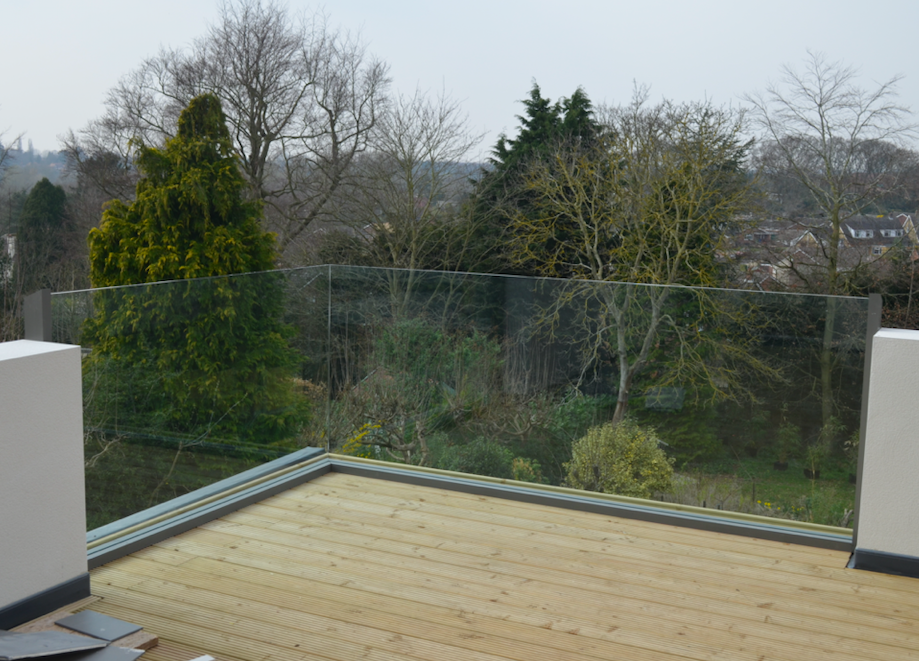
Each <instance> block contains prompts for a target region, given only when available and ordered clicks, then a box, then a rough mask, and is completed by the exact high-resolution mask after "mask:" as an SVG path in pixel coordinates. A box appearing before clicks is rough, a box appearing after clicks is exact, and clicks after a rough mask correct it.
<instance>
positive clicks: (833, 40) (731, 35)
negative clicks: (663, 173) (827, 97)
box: [0, 0, 919, 154]
mask: <svg viewBox="0 0 919 661" xmlns="http://www.w3.org/2000/svg"><path fill="white" fill-rule="evenodd" d="M286 5H287V6H288V8H289V9H290V10H291V11H292V12H295V13H296V12H301V11H302V12H307V13H310V14H312V13H314V12H316V11H323V12H324V13H325V14H326V15H327V16H328V19H329V23H330V24H331V25H332V26H334V27H338V28H340V29H342V30H346V31H350V32H352V33H359V34H360V35H361V37H362V39H363V41H364V42H365V43H366V44H367V47H368V50H369V52H370V53H372V54H373V55H375V56H377V57H379V58H380V59H382V60H384V61H386V62H388V63H389V65H390V73H391V76H392V79H393V86H394V89H395V90H396V91H399V92H402V93H405V94H411V93H413V92H414V91H415V90H416V89H420V90H422V91H428V92H431V93H433V94H437V93H439V92H441V91H443V92H445V93H446V94H447V95H448V96H450V97H452V98H453V99H455V100H457V101H459V102H460V104H461V106H462V108H463V110H464V112H465V113H466V115H467V119H468V123H469V126H470V128H471V129H472V130H473V131H475V132H479V133H482V134H483V140H482V143H481V145H480V147H479V153H480V154H484V153H485V152H487V151H488V150H489V149H490V148H491V147H493V146H494V143H495V141H496V140H497V137H498V135H499V134H500V133H502V132H505V133H507V134H508V135H509V136H511V137H513V135H514V134H515V132H516V129H517V120H516V118H515V116H516V115H518V114H520V113H521V112H522V106H521V104H520V100H521V99H523V98H525V97H526V96H527V94H528V92H529V90H530V88H531V86H532V83H533V82H534V81H535V82H537V83H538V84H539V85H540V87H541V89H542V92H543V96H547V97H550V98H552V99H558V98H560V97H562V96H570V95H571V93H572V92H574V90H575V89H577V87H578V86H581V87H583V88H584V90H585V91H586V92H587V94H588V96H589V97H590V98H591V99H592V100H593V101H594V102H595V103H604V102H605V103H609V104H619V103H626V102H628V100H629V99H630V98H631V95H632V90H633V89H634V86H635V85H636V84H639V85H648V86H650V89H651V100H660V99H661V98H668V99H672V100H675V101H701V100H709V101H710V102H712V103H714V104H716V105H725V106H727V105H731V106H739V105H743V103H742V101H741V96H742V95H743V94H744V93H746V92H755V91H757V90H761V89H763V88H764V87H765V86H766V85H767V84H769V82H770V81H778V80H779V78H780V75H781V67H782V65H784V64H789V65H792V66H800V64H801V63H802V62H803V60H804V58H805V57H806V56H807V51H808V49H809V50H811V51H817V52H822V53H824V54H825V55H826V57H827V58H828V59H830V60H833V61H837V60H838V61H842V62H843V63H845V64H847V65H852V66H855V67H856V68H858V69H859V74H860V82H861V84H862V85H863V86H865V87H871V86H873V85H875V84H876V83H878V82H881V81H886V80H888V79H890V78H891V77H893V76H897V75H902V76H904V78H903V80H901V81H900V83H899V84H898V90H899V93H900V100H901V102H902V103H904V104H905V105H907V106H910V107H911V108H912V109H913V110H914V111H917V112H919V71H917V70H916V69H917V58H916V57H915V55H914V54H913V53H912V52H911V51H912V43H911V41H912V40H911V38H910V36H909V35H910V34H912V29H913V26H915V25H917V24H919V2H916V1H915V0H876V1H875V2H873V3H870V5H869V4H867V3H865V2H864V0H861V1H858V2H856V1H855V0H793V1H790V0H771V1H770V2H768V3H747V2H737V1H736V0H733V1H729V0H642V1H641V2H636V1H634V0H629V1H628V2H622V1H619V0H606V1H593V0H567V1H565V2H561V1H559V0H554V1H553V2H547V1H545V0H528V1H526V2H519V1H517V0H490V1H483V0H466V1H465V2H462V3H444V4H442V5H441V4H440V3H434V2H431V1H430V0H425V1H424V2H422V1H416V0H390V2H380V0H373V1H370V0H336V2H334V3H328V4H325V5H322V4H315V3H308V2H305V1H302V0H288V1H287V2H286ZM0 7H2V14H0V15H2V17H3V23H4V35H3V38H2V40H0V62H3V67H2V70H0V71H2V73H0V133H2V134H3V138H4V139H5V140H6V141H9V139H10V138H12V137H14V136H16V135H19V134H23V146H25V145H26V144H27V141H28V140H29V139H31V140H32V141H33V145H34V148H35V149H36V150H42V151H43V150H56V149H58V148H59V147H60V141H59V137H60V136H62V135H64V134H65V133H66V132H67V131H69V130H75V131H76V130H79V129H80V128H82V127H83V126H85V125H86V124H87V122H89V121H90V120H91V119H92V118H94V117H98V116H99V115H101V114H102V113H103V110H104V102H105V97H106V93H107V91H108V90H109V89H110V88H111V87H112V86H114V85H115V84H116V83H117V82H118V80H119V78H121V77H122V76H124V75H125V74H127V73H128V72H130V71H131V70H132V69H134V68H136V67H137V66H138V65H139V64H140V63H141V62H142V61H143V59H144V58H146V57H149V56H152V55H155V54H156V53H157V51H158V50H159V49H160V48H161V47H162V48H180V47H183V46H186V45H188V44H190V43H191V42H192V40H194V39H195V38H196V37H199V36H201V35H203V34H205V32H206V30H207V26H208V24H210V23H212V22H213V21H214V20H215V19H216V17H217V15H218V13H219V0H158V2H156V3H151V2H149V0H147V1H145V2H138V1H136V0H80V2H74V0H33V1H32V2H21V1H18V0H0Z"/></svg>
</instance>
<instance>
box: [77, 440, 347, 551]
mask: <svg viewBox="0 0 919 661" xmlns="http://www.w3.org/2000/svg"><path fill="white" fill-rule="evenodd" d="M279 470H280V469H279ZM330 470H331V464H330V462H329V460H328V459H327V458H319V459H318V461H312V462H311V463H309V464H308V465H306V466H303V467H301V468H299V469H296V470H292V471H284V472H282V473H281V474H280V475H278V476H277V477H275V478H273V479H262V480H259V481H258V482H256V483H255V484H253V485H251V486H249V487H247V488H243V489H238V490H236V491H232V492H230V493H227V494H226V495H225V496H223V497H221V496H220V494H216V497H214V499H213V500H211V501H208V502H203V503H202V504H201V506H200V507H192V508H190V509H189V510H187V511H184V512H181V513H177V514H176V515H175V516H163V517H162V519H161V520H159V521H151V522H150V524H149V525H142V524H143V523H144V522H143V521H141V522H140V525H138V526H137V529H135V530H130V531H128V532H126V533H125V534H123V535H116V536H115V537H114V538H112V539H111V540H104V539H103V541H102V542H101V543H100V544H98V545H97V546H94V547H92V548H90V549H89V551H88V552H87V563H88V566H89V568H90V569H95V568H96V567H99V566H100V565H104V564H105V563H107V562H111V561H112V560H117V559H118V558H121V557H124V556H126V555H129V554H131V553H133V552H134V551H139V550H140V549H142V548H146V547H148V546H150V545H152V544H156V543H157V542H160V541H163V540H164V539H169V538H170V537H173V536H174V535H178V534H180V533H183V532H185V531H187V530H191V529H192V528H197V527H198V526H200V525H202V524H204V523H207V522H208V521H213V520H214V519H219V518H220V517H221V516H224V515H225V514H229V513H230V512H235V511H236V510H239V509H242V508H243V507H246V506H247V505H251V504H253V503H257V502H259V501H262V500H264V499H265V498H269V497H271V496H274V495H277V494H279V493H283V492H284V491H287V490H288V489H292V488H293V487H295V486H298V485H300V484H303V483H304V482H309V481H310V480H312V479H313V478H314V477H318V476H320V475H323V474H325V473H328V472H329V471H330ZM240 475H242V474H240ZM237 477H239V476H237ZM189 495H190V494H189ZM200 500H202V499H200V498H199V499H197V501H200ZM197 501H196V502H197ZM172 502H173V501H170V503H172ZM164 504H167V503H164ZM192 504H193V503H192ZM171 509H172V511H176V510H178V509H179V508H177V507H173V508H171ZM167 514H168V513H167ZM129 518H130V517H129ZM128 528H129V526H123V527H121V530H128ZM100 539H102V538H100Z"/></svg>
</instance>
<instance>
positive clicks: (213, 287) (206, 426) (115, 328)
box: [84, 94, 306, 444]
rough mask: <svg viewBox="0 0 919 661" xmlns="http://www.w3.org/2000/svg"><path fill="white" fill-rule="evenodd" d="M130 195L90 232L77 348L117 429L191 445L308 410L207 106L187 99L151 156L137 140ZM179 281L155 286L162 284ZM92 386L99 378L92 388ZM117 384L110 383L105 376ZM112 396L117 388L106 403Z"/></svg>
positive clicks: (253, 222)
mask: <svg viewBox="0 0 919 661" xmlns="http://www.w3.org/2000/svg"><path fill="white" fill-rule="evenodd" d="M137 165H138V168H139V170H140V171H141V173H142V174H143V178H142V179H141V180H140V181H139V182H138V184H137V195H136V199H135V201H134V202H133V203H132V204H130V205H126V204H124V203H123V202H121V201H118V200H116V201H113V202H112V203H111V204H110V205H109V207H108V209H107V210H106V211H105V213H104V214H103V217H102V224H101V226H100V227H99V228H98V229H94V230H92V231H91V232H90V236H89V246H90V270H91V279H92V284H93V286H94V287H117V286H120V285H133V284H138V283H159V284H151V285H149V286H147V287H139V288H129V289H124V288H120V287H119V288H118V289H113V290H104V291H102V292H99V293H98V294H97V296H96V300H95V308H96V309H95V312H96V314H95V316H94V318H92V319H91V320H89V322H88V323H87V326H86V329H85V336H84V341H88V343H89V344H90V345H91V346H92V347H93V354H92V360H91V362H90V368H91V369H94V370H95V372H94V374H95V377H96V382H97V383H102V384H103V385H104V386H105V388H104V389H105V391H106V393H107V394H108V395H109V397H108V398H103V397H99V398H98V400H99V402H100V407H97V409H96V411H95V414H96V415H98V416H102V417H105V416H108V417H111V416H112V415H114V412H113V411H108V413H106V412H105V411H103V410H102V408H101V407H102V405H104V406H107V407H111V406H117V407H118V408H117V410H118V416H119V418H120V420H121V423H122V424H125V423H127V424H128V425H130V426H133V427H135V428H142V429H147V430H149V429H151V428H155V429H156V430H157V431H158V433H168V434H174V435H177V436H180V437H185V438H192V439H204V438H213V437H219V438H221V439H230V440H235V439H239V440H241V441H243V442H246V443H254V444H266V443H276V442H279V441H283V440H285V439H289V438H290V437H292V436H293V435H294V434H295V433H296V432H297V430H298V429H299V427H300V426H301V425H302V424H303V422H304V420H305V413H306V409H305V407H304V404H303V401H302V399H301V398H300V397H299V395H298V394H297V393H295V392H294V387H293V381H292V378H291V377H292V376H293V369H294V367H295V361H296V357H295V354H294V353H293V352H292V351H291V349H290V348H289V347H288V343H287V340H286V336H287V335H288V331H287V328H286V327H285V326H284V325H283V324H282V323H281V321H280V319H281V315H282V312H283V291H282V289H281V281H280V278H279V277H278V276H277V275H274V274H269V273H262V274H258V275H248V276H239V277H221V276H230V275H232V274H241V273H248V272H254V271H265V270H268V269H271V268H272V267H273V261H274V257H275V251H274V236H273V235H271V234H268V233H265V232H263V231H262V230H261V228H260V225H259V220H260V217H261V210H260V207H259V204H258V202H254V201H248V200H246V199H245V198H244V195H243V191H244V187H245V182H244V180H243V178H242V176H241V175H240V173H239V169H238V165H237V160H236V157H235V156H234V155H233V151H232V146H231V142H230V136H229V133H228V131H227V128H226V120H225V117H224V114H223V111H222V110H221V107H220V102H219V101H218V99H217V98H216V97H215V96H213V95H210V94H205V95H202V96H199V97H196V98H195V99H193V100H192V101H191V103H190V104H189V106H188V107H187V108H186V109H185V110H184V111H183V112H182V114H181V116H180V118H179V123H178V132H177V134H176V136H175V137H174V138H172V139H171V140H169V141H168V142H167V143H166V145H165V147H164V148H162V149H158V148H154V147H148V146H144V145H141V146H140V147H139V149H138V155H137ZM169 280H173V281H180V282H165V283H164V282H160V281H169ZM99 378H102V381H101V382H100V381H98V379H99ZM112 379H116V381H112ZM113 393H117V396H116V395H114V394H113Z"/></svg>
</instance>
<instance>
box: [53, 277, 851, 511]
mask: <svg viewBox="0 0 919 661" xmlns="http://www.w3.org/2000/svg"><path fill="white" fill-rule="evenodd" d="M53 311H54V333H55V338H56V339H57V340H59V341H66V342H75V343H79V344H81V345H82V346H83V347H84V361H83V362H84V389H85V392H84V402H85V420H86V460H87V485H88V487H87V492H88V499H89V502H90V508H89V509H90V525H91V526H92V527H95V526H98V525H101V523H104V522H106V521H109V520H111V519H113V518H118V517H121V516H125V515H126V514H130V513H133V512H134V511H137V510H139V509H142V508H144V507H147V506H149V505H151V504H155V503H157V502H161V501H163V500H166V499H168V498H171V497H173V496H175V495H179V494H181V493H185V492H186V491H189V490H191V489H194V488H197V487H199V486H202V485H205V484H208V483H210V482H213V481H215V480H217V479H220V478H222V477H225V476H227V475H231V474H234V473H238V472H240V471H242V470H244V469H245V468H248V467H250V466H253V465H256V464H258V463H260V462H264V461H266V460H267V459H271V458H274V457H277V456H280V455H283V454H284V453H287V452H290V451H291V450H293V449H297V448H300V447H305V446H319V447H327V448H328V449H330V450H331V451H333V452H341V453H345V454H349V455H356V456H364V457H371V458H376V459H381V460H385V461H393V462H401V463H409V464H414V465H424V466H430V467H435V468H442V469H448V470H453V471H460V472H466V473H474V474H480V475H488V476H492V477H498V478H507V479H515V480H521V481H524V482H533V483H544V484H552V485H562V486H569V487H574V488H580V489H587V490H593V491H604V492H607V493H615V494H620V495H629V496H638V497H643V498H651V499H654V500H659V501H668V502H677V503H683V504H689V505H696V506H702V507H707V508H713V509H722V510H732V511H739V512H747V513H755V514H765V515H767V516H773V517H780V518H786V519H796V520H802V521H811V522H814V523H823V524H832V525H851V523H852V521H851V511H852V508H853V504H854V485H853V481H854V473H855V458H856V456H857V438H858V433H857V430H858V426H859V415H860V408H861V401H860V400H861V383H862V370H863V361H864V342H865V332H866V322H867V299H856V298H840V297H822V296H810V295H793V294H776V293H766V292H749V291H733V290H715V289H697V288H687V287H671V288H664V287H654V286H647V285H635V284H623V283H608V282H589V281H570V280H568V281H566V280H549V279H533V278H522V277H509V276H496V275H477V274H465V273H441V272H426V271H408V270H395V269H372V268H358V267H346V266H321V267H311V268H304V269H293V270H289V271H278V272H273V273H262V274H249V275H244V276H233V277H230V278H213V279H206V280H194V281H182V282H172V283H161V284H156V285H143V286H137V287H124V288H116V289H110V290H96V291H90V292H70V293H67V294H58V295H55V296H54V298H53Z"/></svg>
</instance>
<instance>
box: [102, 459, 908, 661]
mask: <svg viewBox="0 0 919 661" xmlns="http://www.w3.org/2000/svg"><path fill="white" fill-rule="evenodd" d="M847 560H848V554H847V553H842V552H838V551H826V550H820V549H813V548H809V547H802V546H795V545H789V544H783V543H778V542H768V541H763V540H757V539H751V538H745V537H737V536H731V535H722V534H718V533H708V532H699V531H693V530H689V529H685V528H676V527H670V526H664V525H660V524H652V523H643V522H638V521H633V520H626V519H618V518H613V517H609V516H603V515H598V514H588V513H580V512H573V511H567V510H561V509H555V508H548V507H542V506H538V505H529V504H525V503H518V502H511V501H506V500H502V499H499V498H487V497H481V496H475V495H469V494H463V493H456V492H452V491H442V490H438V489H432V488H428V487H418V486H410V485H405V484H401V483H397V482H391V481H386V480H377V479H370V478H363V477H355V476H349V475H345V474H342V473H329V474H327V475H325V476H323V477H321V478H318V479H316V480H314V481H312V482H309V483H307V484H305V485H303V486H300V487H297V488H295V489H292V490H290V491H287V492H285V493H283V494H281V495H278V496H275V497H272V498H269V499H266V500H264V501H262V502H261V503H258V504H256V505H251V506H249V507H247V508H245V509H243V510H240V511H238V512H236V513H233V514H230V515H227V516H225V517H223V518H222V519H219V520H217V521H214V522H212V523H209V524H206V525H204V526H202V527H201V528H198V529H196V530H192V531H190V532H187V533H184V534H182V535H179V536H177V537H173V538H172V539H169V540H167V541H164V542H162V543H160V544H157V545H155V546H152V547H150V548H147V549H145V550H143V551H140V552H137V553H134V554H133V555H131V556H129V557H126V558H122V559H120V560H117V561H114V562H112V563H110V564H108V565H105V566H103V567H100V568H98V569H96V570H94V571H93V572H92V588H93V593H94V594H95V595H98V596H100V597H102V599H101V600H100V601H98V602H96V603H95V604H93V609H94V610H97V611H100V612H104V613H107V614H109V615H113V616H116V617H119V618H122V619H125V620H129V621H131V622H135V623H137V624H141V625H143V626H144V627H145V628H146V629H147V630H148V631H150V632H153V633H156V634H158V635H159V637H160V640H161V641H163V642H162V645H161V647H160V648H158V649H154V650H151V651H150V652H148V654H147V655H146V656H145V657H143V658H144V659H145V660H149V661H177V660H179V659H182V658H183V656H182V655H183V654H186V656H184V658H185V659H188V658H190V656H188V654H189V653H191V652H194V653H196V654H210V655H212V656H214V657H215V658H217V659H219V660H220V661H234V660H237V659H239V660H242V659H247V660H252V661H256V660H258V661H269V660H271V661H297V660H300V659H335V660H339V659H340V660H343V661H344V660H347V661H351V660H354V659H368V660H371V661H395V660H403V659H412V660H418V659H422V660H430V661H454V660H457V661H458V660H461V659H462V660H466V659H469V660H472V661H498V660H501V659H519V660H520V661H540V660H545V661H558V660H561V659H565V660H567V659H572V660H584V661H587V660H595V659H622V660H635V661H644V660H649V661H650V660H663V659H668V660H673V659H724V660H730V661H743V660H750V661H766V660H767V659H787V660H789V661H804V660H807V661H810V660H820V659H834V660H845V661H865V660H866V659H876V660H878V661H893V660H897V659H919V580H916V579H909V578H900V577H893V576H886V575H882V574H874V573H869V572H861V571H856V570H850V569H845V564H846V562H847Z"/></svg>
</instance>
